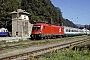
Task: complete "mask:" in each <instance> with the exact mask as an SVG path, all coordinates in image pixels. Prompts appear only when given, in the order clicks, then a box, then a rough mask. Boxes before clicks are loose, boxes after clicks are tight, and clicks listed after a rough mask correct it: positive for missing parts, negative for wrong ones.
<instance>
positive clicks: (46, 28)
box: [31, 23, 64, 39]
mask: <svg viewBox="0 0 90 60" xmlns="http://www.w3.org/2000/svg"><path fill="white" fill-rule="evenodd" d="M62 35H64V28H63V27H62V26H56V25H51V24H46V23H36V24H34V25H33V28H32V34H31V39H42V38H50V37H59V36H62Z"/></svg>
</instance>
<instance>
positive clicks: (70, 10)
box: [51, 0, 90, 25]
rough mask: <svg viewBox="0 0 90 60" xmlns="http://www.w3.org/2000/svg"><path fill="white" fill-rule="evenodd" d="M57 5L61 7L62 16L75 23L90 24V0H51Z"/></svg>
mask: <svg viewBox="0 0 90 60" xmlns="http://www.w3.org/2000/svg"><path fill="white" fill-rule="evenodd" d="M51 2H52V4H53V5H54V6H55V7H59V8H60V9H61V12H62V16H63V18H65V19H68V20H70V21H72V22H73V23H74V24H81V25H89V24H90V0H51Z"/></svg>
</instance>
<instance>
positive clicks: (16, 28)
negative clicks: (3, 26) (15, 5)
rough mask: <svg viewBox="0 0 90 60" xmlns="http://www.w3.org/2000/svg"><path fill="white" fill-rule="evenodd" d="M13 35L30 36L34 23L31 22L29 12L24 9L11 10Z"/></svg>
mask: <svg viewBox="0 0 90 60" xmlns="http://www.w3.org/2000/svg"><path fill="white" fill-rule="evenodd" d="M11 14H12V36H18V37H30V34H31V31H32V24H31V23H30V22H29V21H30V20H29V13H28V12H26V11H25V10H22V9H17V10H16V11H13V12H11Z"/></svg>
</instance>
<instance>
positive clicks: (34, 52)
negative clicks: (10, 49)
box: [0, 38, 90, 60]
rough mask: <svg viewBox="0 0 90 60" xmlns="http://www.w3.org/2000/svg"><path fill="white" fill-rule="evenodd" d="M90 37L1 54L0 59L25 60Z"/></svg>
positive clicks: (76, 43)
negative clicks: (12, 53) (11, 53)
mask: <svg viewBox="0 0 90 60" xmlns="http://www.w3.org/2000/svg"><path fill="white" fill-rule="evenodd" d="M89 40H90V38H85V39H83V40H77V41H71V42H67V43H63V44H56V45H50V46H45V47H43V46H42V47H41V48H38V47H37V48H38V49H37V48H35V50H31V51H27V52H24V53H19V54H15V55H9V56H6V55H5V56H4V55H3V56H1V57H0V60H24V59H27V58H28V57H30V56H38V55H42V54H44V53H48V52H51V51H54V50H56V49H64V48H66V47H69V46H72V45H73V46H76V45H78V44H81V43H83V42H86V41H89Z"/></svg>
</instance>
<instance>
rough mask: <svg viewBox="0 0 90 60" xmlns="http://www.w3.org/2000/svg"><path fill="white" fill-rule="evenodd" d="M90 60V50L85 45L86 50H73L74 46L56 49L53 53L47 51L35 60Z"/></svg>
mask: <svg viewBox="0 0 90 60" xmlns="http://www.w3.org/2000/svg"><path fill="white" fill-rule="evenodd" d="M36 59H37V60H90V51H89V50H88V48H86V47H85V49H84V50H82V51H79V48H78V49H77V50H72V47H70V48H69V49H66V50H56V51H55V52H53V53H46V54H44V55H42V56H39V57H38V58H34V59H33V60H36Z"/></svg>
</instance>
